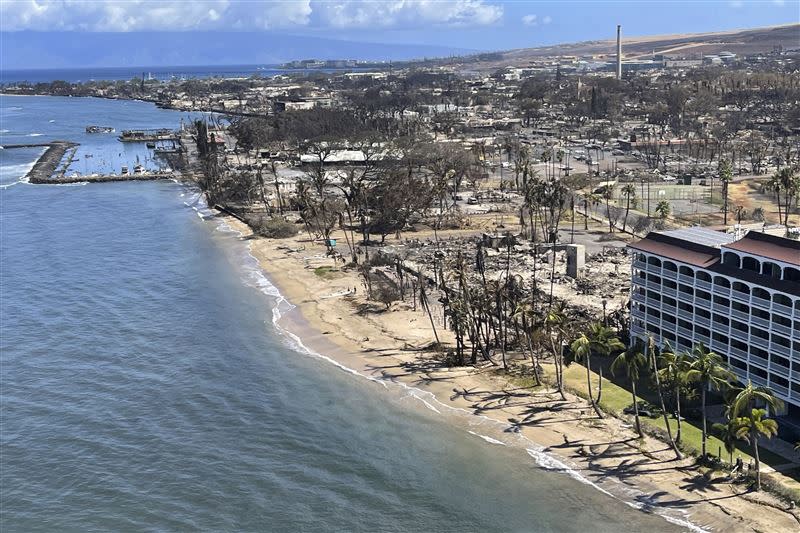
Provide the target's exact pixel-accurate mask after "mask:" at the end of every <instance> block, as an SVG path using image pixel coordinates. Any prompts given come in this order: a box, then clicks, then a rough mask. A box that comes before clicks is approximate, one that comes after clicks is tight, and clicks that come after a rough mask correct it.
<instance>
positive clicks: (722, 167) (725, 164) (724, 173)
mask: <svg viewBox="0 0 800 533" xmlns="http://www.w3.org/2000/svg"><path fill="white" fill-rule="evenodd" d="M718 174H719V181H720V183H721V184H722V213H723V216H724V218H723V224H725V225H726V226H727V225H728V185H729V184H730V182H731V181H733V168H732V167H731V164H730V162H729V161H727V160H725V159H723V160H722V161H720V162H719V169H718Z"/></svg>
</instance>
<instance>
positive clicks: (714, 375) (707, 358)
mask: <svg viewBox="0 0 800 533" xmlns="http://www.w3.org/2000/svg"><path fill="white" fill-rule="evenodd" d="M733 378H734V376H733V373H732V372H731V371H730V370H728V369H727V368H726V367H725V366H724V363H723V361H722V357H720V356H719V355H718V354H716V353H714V352H710V351H708V349H707V348H706V347H705V345H703V343H699V344H697V345H695V346H694V348H693V349H692V355H691V362H690V363H689V368H688V370H687V371H686V381H687V382H689V383H697V384H698V385H699V386H700V395H701V400H700V401H701V404H700V408H701V411H702V417H703V435H702V443H703V444H702V452H701V453H702V457H703V458H705V457H706V440H707V438H708V428H707V427H706V391H707V390H708V389H709V388H713V389H715V390H721V389H722V388H724V387H727V386H728V383H729V382H730V380H732V379H733Z"/></svg>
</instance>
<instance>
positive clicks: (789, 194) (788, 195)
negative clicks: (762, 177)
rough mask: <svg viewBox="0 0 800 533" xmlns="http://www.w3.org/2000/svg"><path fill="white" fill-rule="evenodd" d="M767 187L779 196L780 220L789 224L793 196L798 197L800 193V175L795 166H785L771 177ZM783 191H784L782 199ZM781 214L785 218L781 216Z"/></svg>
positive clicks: (786, 224)
mask: <svg viewBox="0 0 800 533" xmlns="http://www.w3.org/2000/svg"><path fill="white" fill-rule="evenodd" d="M767 187H768V188H769V189H771V190H772V191H774V192H775V195H776V196H777V200H778V222H779V223H781V224H783V225H785V226H788V224H789V210H790V207H791V205H792V198H796V197H797V196H798V194H800V176H797V174H796V170H795V169H794V168H791V167H783V168H782V169H780V170H779V171H778V172H776V173H775V174H774V175H773V176H772V178H770V180H769V182H768V183H767ZM781 192H783V198H782V199H781ZM781 206H783V213H781ZM781 214H782V215H783V218H781Z"/></svg>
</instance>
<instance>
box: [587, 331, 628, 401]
mask: <svg viewBox="0 0 800 533" xmlns="http://www.w3.org/2000/svg"><path fill="white" fill-rule="evenodd" d="M589 342H590V344H591V347H592V350H593V351H594V353H595V354H597V355H598V356H601V357H608V356H610V355H611V354H612V353H615V352H618V351H620V350H624V349H625V345H624V344H622V341H620V340H619V338H618V337H617V335H616V333H614V330H613V329H611V328H610V327H608V326H606V325H604V324H601V323H600V322H595V323H594V324H591V325H590V326H589ZM598 374H599V375H600V379H599V383H600V385H599V387H598V390H597V403H600V397H601V396H602V394H603V367H602V366H601V367H600V368H599V369H598Z"/></svg>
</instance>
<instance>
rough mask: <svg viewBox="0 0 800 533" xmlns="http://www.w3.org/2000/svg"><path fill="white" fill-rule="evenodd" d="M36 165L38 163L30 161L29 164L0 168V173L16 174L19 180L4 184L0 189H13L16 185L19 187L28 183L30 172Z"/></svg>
mask: <svg viewBox="0 0 800 533" xmlns="http://www.w3.org/2000/svg"><path fill="white" fill-rule="evenodd" d="M35 164H36V161H30V162H29V163H20V164H19V165H7V166H4V167H0V172H2V173H3V174H6V173H8V174H10V175H12V174H16V176H18V178H19V179H17V181H12V182H11V183H4V184H3V185H0V189H8V188H9V187H13V186H14V185H19V184H20V183H28V181H29V179H28V172H30V170H31V169H32V168H33V165H35Z"/></svg>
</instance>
